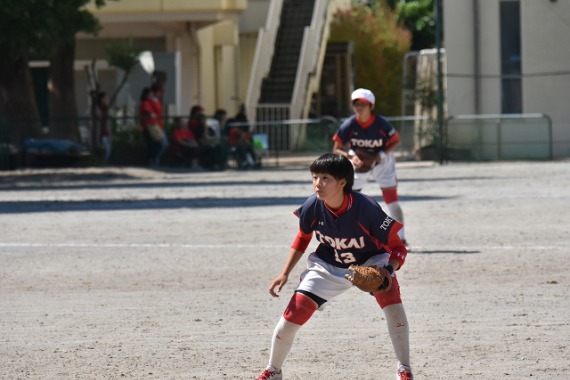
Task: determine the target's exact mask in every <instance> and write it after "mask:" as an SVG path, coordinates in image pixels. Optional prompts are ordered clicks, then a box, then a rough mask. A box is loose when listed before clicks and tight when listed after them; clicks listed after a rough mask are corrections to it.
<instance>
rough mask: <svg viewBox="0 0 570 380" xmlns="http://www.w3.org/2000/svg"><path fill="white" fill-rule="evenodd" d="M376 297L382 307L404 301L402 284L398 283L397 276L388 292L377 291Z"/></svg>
mask: <svg viewBox="0 0 570 380" xmlns="http://www.w3.org/2000/svg"><path fill="white" fill-rule="evenodd" d="M374 298H376V302H378V305H380V307H381V308H382V309H384V308H385V307H386V306H390V305H396V304H399V303H402V297H401V296H400V285H399V284H398V279H397V278H396V277H393V278H392V287H391V288H390V290H388V291H387V292H375V293H374Z"/></svg>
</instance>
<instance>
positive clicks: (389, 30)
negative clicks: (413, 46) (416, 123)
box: [330, 3, 411, 116]
mask: <svg viewBox="0 0 570 380" xmlns="http://www.w3.org/2000/svg"><path fill="white" fill-rule="evenodd" d="M359 4H360V3H359ZM330 40H331V41H332V42H343V41H352V42H353V43H354V69H355V78H354V85H355V87H364V88H368V89H370V90H371V91H372V92H374V94H375V95H376V111H378V112H382V113H383V114H385V115H392V116H393V115H399V114H400V113H401V109H400V105H401V91H402V85H401V80H402V60H403V57H404V55H405V54H406V52H408V51H409V48H410V43H411V34H410V33H409V31H407V30H406V29H404V28H402V27H400V26H398V24H397V22H396V17H395V15H394V13H393V12H392V11H391V10H390V8H389V7H388V6H386V4H384V3H375V4H373V5H370V4H369V5H367V6H363V5H356V6H354V7H353V8H352V9H351V10H343V11H339V12H337V13H336V14H335V18H334V20H333V22H332V24H331V35H330Z"/></svg>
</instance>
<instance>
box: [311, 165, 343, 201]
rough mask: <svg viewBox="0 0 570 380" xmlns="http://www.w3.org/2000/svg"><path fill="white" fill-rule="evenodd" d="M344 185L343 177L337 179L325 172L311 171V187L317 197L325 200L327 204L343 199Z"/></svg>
mask: <svg viewBox="0 0 570 380" xmlns="http://www.w3.org/2000/svg"><path fill="white" fill-rule="evenodd" d="M344 185H346V180H344V179H341V180H338V179H336V178H335V177H333V176H332V175H330V174H326V173H313V188H314V189H315V194H316V195H317V198H318V199H320V200H322V201H327V203H329V204H333V203H335V201H339V200H340V203H342V201H343V200H344V192H343V189H344ZM339 206H340V205H339Z"/></svg>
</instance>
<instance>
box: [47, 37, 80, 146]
mask: <svg viewBox="0 0 570 380" xmlns="http://www.w3.org/2000/svg"><path fill="white" fill-rule="evenodd" d="M74 59H75V41H70V42H67V41H61V42H60V43H59V45H58V46H57V47H56V48H55V50H54V53H53V55H52V57H51V59H50V78H49V114H50V125H49V127H50V133H49V134H50V136H51V137H54V138H60V139H69V140H72V141H76V142H78V141H79V127H78V120H77V104H76V102H75V80H74V74H75V72H74V67H73V64H74Z"/></svg>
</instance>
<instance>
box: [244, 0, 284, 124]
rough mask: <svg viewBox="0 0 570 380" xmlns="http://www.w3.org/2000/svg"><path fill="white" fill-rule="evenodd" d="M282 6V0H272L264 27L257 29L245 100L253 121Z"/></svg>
mask: <svg viewBox="0 0 570 380" xmlns="http://www.w3.org/2000/svg"><path fill="white" fill-rule="evenodd" d="M282 8H283V0H272V1H271V4H270V6H269V11H268V13H267V21H266V23H265V27H264V28H261V29H260V30H259V36H258V38H257V46H256V48H255V56H254V58H253V64H252V67H251V74H250V76H249V84H248V88H247V95H246V100H245V107H246V113H247V116H248V118H249V119H250V120H251V121H253V122H255V119H256V108H257V104H258V102H259V95H260V92H261V82H262V81H263V78H264V77H265V76H267V74H268V73H269V70H270V69H271V59H272V57H273V53H274V50H275V38H276V36H277V31H278V29H279V23H280V20H281V9H282Z"/></svg>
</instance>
